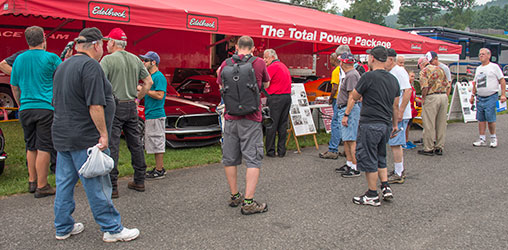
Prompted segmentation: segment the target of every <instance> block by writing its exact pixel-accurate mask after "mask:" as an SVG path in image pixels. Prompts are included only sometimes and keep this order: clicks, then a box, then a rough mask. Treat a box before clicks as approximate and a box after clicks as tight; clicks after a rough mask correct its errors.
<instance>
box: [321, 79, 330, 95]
mask: <svg viewBox="0 0 508 250" xmlns="http://www.w3.org/2000/svg"><path fill="white" fill-rule="evenodd" d="M318 89H319V90H321V91H323V92H328V93H330V92H332V84H331V83H330V81H324V82H323V83H321V85H319V87H318Z"/></svg>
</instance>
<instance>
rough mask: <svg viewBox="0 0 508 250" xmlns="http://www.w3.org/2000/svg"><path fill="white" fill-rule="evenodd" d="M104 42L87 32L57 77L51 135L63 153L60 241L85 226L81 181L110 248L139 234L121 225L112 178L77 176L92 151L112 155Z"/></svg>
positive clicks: (59, 171) (57, 214)
mask: <svg viewBox="0 0 508 250" xmlns="http://www.w3.org/2000/svg"><path fill="white" fill-rule="evenodd" d="M102 39H103V36H102V33H101V32H100V30H99V29H97V28H86V29H83V30H82V31H81V33H80V34H79V37H78V38H76V40H75V42H76V51H77V54H76V55H74V56H73V57H71V58H69V59H67V60H66V61H65V63H62V64H60V66H59V67H58V68H57V70H56V71H55V75H54V81H53V82H54V92H53V106H54V107H55V113H54V119H53V126H52V135H53V143H54V147H55V149H56V150H57V151H58V156H57V169H56V173H55V177H56V187H57V188H56V197H55V207H54V213H55V228H56V238H57V239H58V240H64V239H67V238H69V237H70V236H71V235H75V234H78V233H81V232H82V231H83V229H84V226H83V224H82V223H75V222H74V219H73V218H72V213H73V212H74V208H75V203H74V187H75V185H76V182H77V181H78V180H81V183H82V184H83V188H84V189H85V192H86V195H87V197H88V202H89V204H90V208H91V210H92V213H93V216H94V218H95V221H96V222H97V224H99V225H100V227H101V231H103V232H104V237H103V240H104V241H106V242H116V241H130V240H133V239H135V238H137V237H138V236H139V230H138V229H127V228H124V227H123V225H122V224H121V218H120V213H119V212H118V211H117V210H116V209H115V207H114V205H113V202H112V201H111V192H112V187H111V180H110V177H109V174H106V175H103V176H97V177H93V178H85V177H83V176H81V175H79V174H78V171H79V169H80V168H81V166H82V165H83V163H85V162H86V160H87V158H88V155H87V151H88V148H89V147H94V146H97V147H98V148H99V149H100V150H102V151H104V152H105V153H109V149H108V142H109V132H110V131H111V125H112V121H113V116H114V113H115V102H114V99H113V94H112V86H111V83H110V82H109V81H108V80H107V79H106V77H105V75H104V72H103V70H102V68H101V66H100V64H99V63H98V60H99V59H100V58H101V57H102V54H103V51H104V49H103V41H102Z"/></svg>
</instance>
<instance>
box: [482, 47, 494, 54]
mask: <svg viewBox="0 0 508 250" xmlns="http://www.w3.org/2000/svg"><path fill="white" fill-rule="evenodd" d="M482 50H483V51H487V53H488V54H489V55H492V52H490V49H487V48H481V49H480V50H479V51H482Z"/></svg>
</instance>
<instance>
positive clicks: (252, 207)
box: [240, 201, 268, 215]
mask: <svg viewBox="0 0 508 250" xmlns="http://www.w3.org/2000/svg"><path fill="white" fill-rule="evenodd" d="M266 211H268V205H266V203H261V204H259V203H258V202H257V201H252V203H251V204H245V203H243V204H242V209H241V210H240V212H242V214H243V215H249V214H257V213H264V212H266Z"/></svg>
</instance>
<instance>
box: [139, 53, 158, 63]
mask: <svg viewBox="0 0 508 250" xmlns="http://www.w3.org/2000/svg"><path fill="white" fill-rule="evenodd" d="M139 57H141V59H148V60H152V61H155V62H156V63H157V64H159V63H160V62H161V58H160V56H159V54H157V53H155V52H153V51H148V52H146V54H144V55H139Z"/></svg>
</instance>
